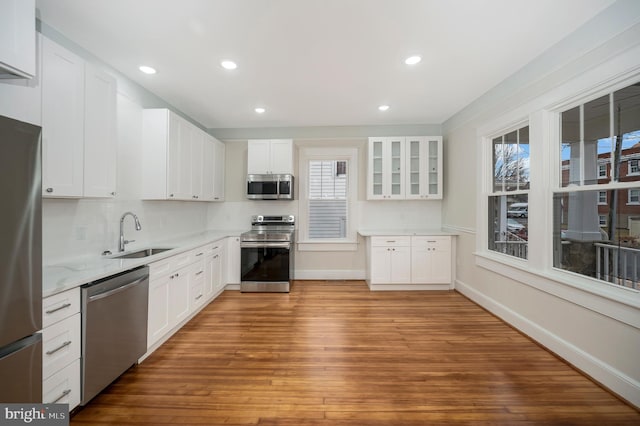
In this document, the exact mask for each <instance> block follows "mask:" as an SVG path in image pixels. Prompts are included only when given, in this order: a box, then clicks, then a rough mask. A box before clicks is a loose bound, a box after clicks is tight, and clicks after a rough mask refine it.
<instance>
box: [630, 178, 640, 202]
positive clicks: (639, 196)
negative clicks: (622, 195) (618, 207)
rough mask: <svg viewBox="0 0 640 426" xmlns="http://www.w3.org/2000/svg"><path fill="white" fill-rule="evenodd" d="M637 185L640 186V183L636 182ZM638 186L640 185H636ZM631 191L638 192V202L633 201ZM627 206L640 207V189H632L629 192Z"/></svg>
mask: <svg viewBox="0 0 640 426" xmlns="http://www.w3.org/2000/svg"><path fill="white" fill-rule="evenodd" d="M635 183H636V184H640V182H635ZM636 186H638V185H636ZM631 191H637V192H638V194H637V195H636V197H637V198H638V201H631ZM627 205H628V206H638V205H640V189H636V188H630V189H628V190H627Z"/></svg>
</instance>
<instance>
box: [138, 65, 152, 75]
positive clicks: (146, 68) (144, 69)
mask: <svg viewBox="0 0 640 426" xmlns="http://www.w3.org/2000/svg"><path fill="white" fill-rule="evenodd" d="M138 69H139V70H140V71H142V72H143V73H145V74H155V73H156V69H155V68H151V67H149V66H147V65H140V67H139V68H138Z"/></svg>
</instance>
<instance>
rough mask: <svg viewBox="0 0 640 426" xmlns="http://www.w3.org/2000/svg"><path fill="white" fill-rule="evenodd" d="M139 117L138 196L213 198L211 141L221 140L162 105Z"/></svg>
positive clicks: (151, 198) (213, 148) (151, 197)
mask: <svg viewBox="0 0 640 426" xmlns="http://www.w3.org/2000/svg"><path fill="white" fill-rule="evenodd" d="M142 117H143V125H142V129H143V130H142V145H143V155H144V162H143V163H142V167H143V173H142V174H143V181H142V188H143V189H142V191H143V195H142V198H143V199H147V200H191V201H217V199H216V197H218V199H219V198H220V197H221V196H220V195H216V194H215V190H216V180H215V177H216V175H215V168H214V167H215V164H216V162H217V161H219V160H218V159H217V158H215V157H214V156H215V155H217V154H218V153H219V152H218V151H216V144H215V143H214V142H218V143H221V142H219V141H217V140H215V138H212V137H211V136H210V135H208V134H207V133H205V132H204V131H203V130H201V129H199V128H198V127H196V126H194V125H193V124H191V123H189V122H188V121H187V120H185V119H183V118H182V117H180V116H178V115H177V114H175V113H174V112H172V111H170V110H168V109H165V108H158V109H145V110H144V111H143V116H142ZM222 161H224V151H223V152H222ZM222 173H224V168H223V172H222Z"/></svg>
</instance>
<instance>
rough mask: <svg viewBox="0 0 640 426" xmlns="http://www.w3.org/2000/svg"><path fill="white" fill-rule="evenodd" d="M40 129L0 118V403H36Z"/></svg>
mask: <svg viewBox="0 0 640 426" xmlns="http://www.w3.org/2000/svg"><path fill="white" fill-rule="evenodd" d="M40 151H41V142H40V127H38V126H34V125H32V124H28V123H23V122H21V121H17V120H13V119H11V118H7V117H3V116H0V197H1V201H0V236H1V237H0V403H39V402H42V335H41V334H40V333H39V332H40V330H41V329H42V199H41V194H42V193H41V186H42V183H41V181H42V174H41V152H40Z"/></svg>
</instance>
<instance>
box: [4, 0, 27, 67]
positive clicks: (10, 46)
mask: <svg viewBox="0 0 640 426" xmlns="http://www.w3.org/2000/svg"><path fill="white" fill-rule="evenodd" d="M35 75H36V2H35V0H0V78H16V77H23V78H32V77H33V76H35Z"/></svg>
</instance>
